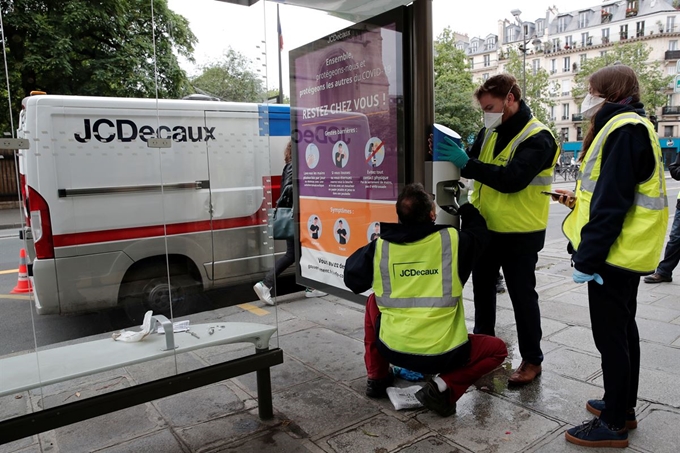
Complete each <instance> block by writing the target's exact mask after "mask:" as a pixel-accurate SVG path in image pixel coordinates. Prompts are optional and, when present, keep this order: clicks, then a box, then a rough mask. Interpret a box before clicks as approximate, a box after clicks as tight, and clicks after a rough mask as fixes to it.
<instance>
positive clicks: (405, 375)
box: [392, 366, 425, 382]
mask: <svg viewBox="0 0 680 453" xmlns="http://www.w3.org/2000/svg"><path fill="white" fill-rule="evenodd" d="M392 374H394V376H396V377H399V378H402V379H404V380H406V381H413V382H418V381H422V380H423V379H425V377H424V376H423V375H422V374H420V373H418V372H417V371H411V370H407V369H405V368H401V367H398V366H393V367H392Z"/></svg>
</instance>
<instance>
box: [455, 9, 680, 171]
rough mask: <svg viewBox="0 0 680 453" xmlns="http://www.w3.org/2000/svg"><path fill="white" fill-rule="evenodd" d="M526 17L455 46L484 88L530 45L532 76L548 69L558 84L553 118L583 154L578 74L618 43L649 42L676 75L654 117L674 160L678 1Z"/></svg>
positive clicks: (679, 113) (679, 129) (679, 130)
mask: <svg viewBox="0 0 680 453" xmlns="http://www.w3.org/2000/svg"><path fill="white" fill-rule="evenodd" d="M511 6H512V3H511V2H510V3H508V8H511ZM508 14H510V11H508ZM520 18H521V15H520V16H519V17H516V18H515V21H514V22H511V21H509V20H507V19H506V20H499V21H498V29H497V30H496V34H489V35H487V36H485V37H473V38H471V39H468V38H467V37H466V36H459V38H460V39H459V40H458V41H457V42H456V46H457V47H458V48H459V49H462V50H464V51H465V52H466V54H467V55H468V62H469V65H470V69H471V71H472V74H473V79H475V80H476V81H477V82H479V83H482V82H483V81H484V80H486V79H487V78H489V77H491V76H493V75H495V74H498V73H501V72H503V71H504V65H505V64H506V63H507V61H508V60H507V55H508V49H510V48H513V49H516V50H518V51H519V52H520V55H521V52H522V49H523V48H524V47H525V44H526V50H525V51H526V63H527V71H537V70H538V69H539V68H543V69H546V70H547V71H548V73H549V74H550V81H551V82H554V83H555V85H554V86H557V85H559V90H553V92H552V93H550V94H548V93H546V96H548V95H550V96H551V97H553V100H554V101H555V103H556V106H555V107H553V108H552V109H551V112H550V117H551V118H552V120H553V121H554V123H555V128H556V131H557V132H558V134H559V135H560V140H561V141H562V142H564V149H565V150H568V149H569V150H578V149H580V141H581V140H582V138H583V137H582V135H583V134H582V131H581V121H582V116H581V113H580V104H579V102H580V101H579V102H576V101H575V100H574V98H573V96H572V92H571V90H572V86H573V81H574V74H575V73H576V72H577V71H578V70H579V67H580V65H581V63H582V62H583V61H584V60H586V59H588V58H593V57H598V56H602V55H604V54H606V52H608V51H609V50H610V49H611V48H612V46H613V45H614V44H615V43H617V42H638V41H643V42H645V43H646V44H647V45H648V46H649V47H650V48H651V49H652V51H651V53H650V55H649V60H650V61H658V62H660V63H661V66H662V68H663V71H664V72H665V73H666V74H668V75H673V76H676V74H677V76H676V77H675V78H674V82H673V83H671V84H670V85H669V86H668V88H667V90H666V96H667V102H666V105H665V106H664V107H662V108H660V109H659V110H658V111H657V112H648V113H649V114H650V115H652V114H654V115H655V116H656V117H657V120H658V129H657V130H658V133H659V137H660V142H661V146H662V148H663V149H664V154H667V155H668V157H669V158H671V157H670V156H671V155H672V153H675V152H677V151H678V150H679V149H680V89H679V88H678V87H680V83H679V82H680V74H678V67H679V66H680V47H679V46H678V42H679V41H680V0H623V1H614V2H606V1H605V2H604V3H600V4H595V5H594V6H592V7H590V8H586V9H581V10H577V11H570V12H559V11H557V10H555V9H554V8H549V9H548V10H547V11H546V16H545V17H541V18H538V19H536V20H534V21H523V20H522V21H521V20H520ZM672 158H674V156H673V157H672ZM666 160H668V159H666Z"/></svg>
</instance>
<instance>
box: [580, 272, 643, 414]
mask: <svg viewBox="0 0 680 453" xmlns="http://www.w3.org/2000/svg"><path fill="white" fill-rule="evenodd" d="M600 274H601V275H602V279H603V280H604V285H598V284H597V283H595V282H588V303H589V305H590V323H591V325H592V329H593V339H594V340H595V346H597V350H598V351H600V355H601V356H602V376H603V378H604V403H605V409H604V410H603V411H602V414H601V415H600V418H601V419H602V420H603V421H604V422H606V423H609V424H612V425H615V426H620V427H622V426H624V424H625V418H626V409H629V408H633V407H635V405H636V404H637V392H638V384H639V381H640V336H639V334H638V328H637V324H636V322H635V313H636V311H637V292H638V285H639V284H640V277H639V276H637V275H628V274H623V273H622V272H620V271H616V270H613V269H611V268H604V269H603V270H602V272H600Z"/></svg>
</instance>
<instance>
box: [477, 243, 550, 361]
mask: <svg viewBox="0 0 680 453" xmlns="http://www.w3.org/2000/svg"><path fill="white" fill-rule="evenodd" d="M537 261H538V252H531V251H528V252H527V251H521V250H513V251H510V250H508V249H507V248H504V247H488V248H487V249H486V250H485V252H484V255H483V256H482V257H481V258H480V259H479V261H478V262H477V264H476V265H475V267H474V268H473V270H472V284H473V291H474V302H475V328H474V331H473V332H474V333H477V334H484V335H494V336H495V335H496V279H497V278H498V270H499V269H500V268H503V276H504V277H505V285H506V286H507V288H508V294H509V295H510V300H511V301H512V307H513V309H514V312H515V322H516V324H517V340H518V343H519V352H520V354H521V355H522V360H525V361H527V362H529V363H532V364H534V365H540V364H541V362H543V352H542V351H541V338H542V336H543V332H542V330H541V311H540V309H539V307H538V293H536V275H535V271H536V262H537Z"/></svg>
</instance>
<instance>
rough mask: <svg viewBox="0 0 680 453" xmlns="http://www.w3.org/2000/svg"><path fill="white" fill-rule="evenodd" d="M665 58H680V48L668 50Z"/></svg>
mask: <svg viewBox="0 0 680 453" xmlns="http://www.w3.org/2000/svg"><path fill="white" fill-rule="evenodd" d="M664 58H665V59H666V60H680V50H667V51H666V55H665V57H664Z"/></svg>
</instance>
